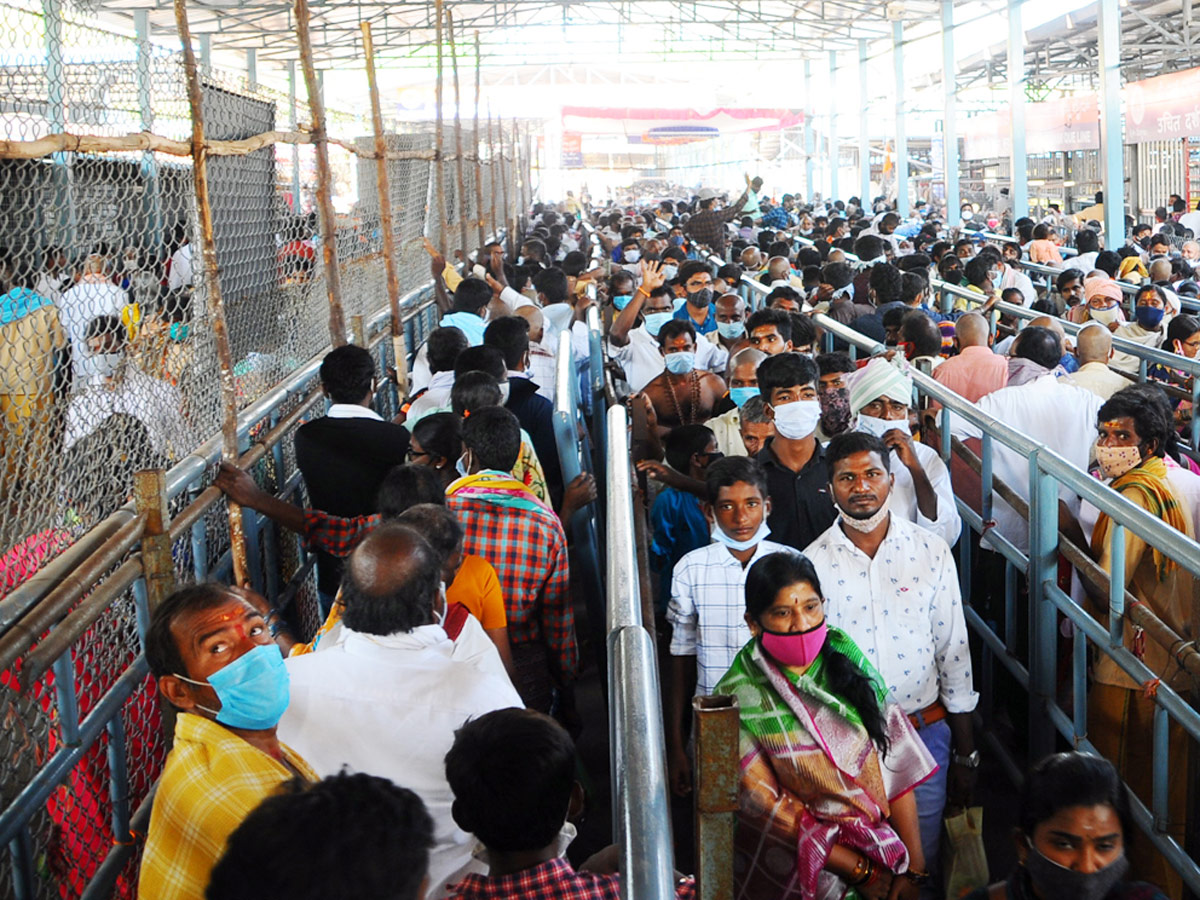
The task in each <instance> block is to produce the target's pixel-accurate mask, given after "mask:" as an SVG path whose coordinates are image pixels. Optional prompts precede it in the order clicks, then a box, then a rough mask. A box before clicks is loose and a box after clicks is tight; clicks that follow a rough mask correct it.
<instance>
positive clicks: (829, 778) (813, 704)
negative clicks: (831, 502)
mask: <svg viewBox="0 0 1200 900" xmlns="http://www.w3.org/2000/svg"><path fill="white" fill-rule="evenodd" d="M746 623H747V624H748V625H749V626H750V632H751V634H752V635H753V638H752V639H751V641H750V643H748V644H747V645H746V646H745V647H744V648H743V649H742V650H741V652H739V653H738V655H737V657H736V658H735V659H734V661H733V665H732V666H731V667H730V669H729V671H728V672H727V673H726V674H725V676H724V677H723V678H722V679H721V680H720V682H719V683H718V684H717V687H716V691H715V692H716V693H718V694H732V695H734V696H735V697H737V699H738V704H739V708H740V716H741V729H740V730H741V738H740V748H739V752H740V755H741V775H740V786H739V792H738V795H739V796H738V806H739V812H738V829H737V838H736V842H735V850H734V854H735V855H734V878H735V883H736V890H735V896H736V897H737V898H738V900H784V898H802V900H836V898H860V900H915V898H916V897H917V894H918V885H919V884H920V883H921V882H922V881H924V880H925V878H926V877H927V876H926V875H925V873H924V871H923V870H924V854H923V853H922V852H921V835H920V829H919V827H918V824H917V806H916V800H915V799H914V797H913V794H912V790H913V788H914V787H916V786H917V785H918V784H920V783H921V782H922V781H924V780H925V779H926V778H928V777H929V776H930V775H932V774H933V772H934V770H935V769H936V764H935V763H934V762H933V758H932V757H931V756H930V755H929V752H928V751H927V750H926V749H925V745H924V744H923V743H922V742H921V740H920V738H918V737H917V735H916V732H914V731H913V728H912V725H911V724H910V723H909V721H908V718H907V717H906V716H905V715H904V713H903V711H901V709H900V707H899V706H897V705H896V703H895V702H894V701H892V700H891V699H890V698H889V696H888V693H887V688H886V687H885V686H884V683H883V679H882V678H881V677H880V675H879V673H878V672H877V671H876V670H875V669H874V667H873V666H872V665H871V664H870V663H869V662H868V661H867V660H866V658H865V657H864V656H863V654H862V652H861V651H860V650H859V649H858V647H857V646H855V644H854V642H853V641H851V640H850V638H848V637H847V636H846V635H845V634H844V633H843V632H841V631H839V630H838V629H836V628H829V627H828V626H827V625H826V623H825V612H824V600H823V598H822V595H821V585H820V582H819V581H818V579H817V573H816V571H815V570H814V569H813V566H812V564H811V563H810V562H809V561H808V560H807V559H805V558H804V557H803V556H801V555H799V554H795V553H774V554H771V555H770V556H765V557H763V558H762V559H760V560H759V561H758V562H756V563H755V564H754V565H753V566H751V568H750V571H749V572H748V573H747V576H746Z"/></svg>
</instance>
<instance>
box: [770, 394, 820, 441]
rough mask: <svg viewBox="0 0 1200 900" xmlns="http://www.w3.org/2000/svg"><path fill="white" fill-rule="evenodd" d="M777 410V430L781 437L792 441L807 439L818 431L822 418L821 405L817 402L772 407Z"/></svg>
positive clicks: (801, 401)
mask: <svg viewBox="0 0 1200 900" xmlns="http://www.w3.org/2000/svg"><path fill="white" fill-rule="evenodd" d="M772 409H774V410H775V430H776V431H778V432H779V435H780V437H783V438H786V439H787V440H791V441H798V440H800V439H801V438H806V437H808V436H809V435H810V434H812V433H813V432H814V431H816V430H817V422H818V421H820V418H821V403H820V401H817V400H795V401H793V402H791V403H781V404H780V405H779V406H772Z"/></svg>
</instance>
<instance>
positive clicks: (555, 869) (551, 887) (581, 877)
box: [450, 859, 696, 900]
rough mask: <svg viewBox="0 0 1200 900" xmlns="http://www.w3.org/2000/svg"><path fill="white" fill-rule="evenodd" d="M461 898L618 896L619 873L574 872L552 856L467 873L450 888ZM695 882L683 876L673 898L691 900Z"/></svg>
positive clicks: (616, 899) (586, 899)
mask: <svg viewBox="0 0 1200 900" xmlns="http://www.w3.org/2000/svg"><path fill="white" fill-rule="evenodd" d="M450 896H451V897H458V898H461V900H620V897H621V876H620V875H596V874H593V873H591V872H576V871H575V870H574V869H573V868H571V864H570V863H569V862H567V861H566V860H565V859H552V860H550V861H549V862H544V863H542V864H541V865H540V866H534V867H533V868H531V869H522V870H521V871H520V872H515V873H513V874H512V875H499V876H496V877H495V878H492V877H489V876H486V875H468V876H467V877H466V878H465V879H464V880H463V881H461V882H460V883H458V884H456V885H454V886H453V887H452V888H451V889H450ZM695 896H696V882H695V880H694V879H691V878H685V879H684V880H683V881H681V882H680V883H679V885H678V886H677V887H676V888H675V898H676V900H694V898H695Z"/></svg>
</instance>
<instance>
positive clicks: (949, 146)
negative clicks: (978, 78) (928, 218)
mask: <svg viewBox="0 0 1200 900" xmlns="http://www.w3.org/2000/svg"><path fill="white" fill-rule="evenodd" d="M955 71H956V66H955V62H954V0H942V94H943V99H944V110H943V112H942V142H943V149H944V151H945V157H946V159H945V167H946V168H945V178H946V224H947V225H956V224H958V212H959V209H960V208H961V207H962V199H961V197H960V195H959V187H958V128H957V126H956V124H955V118H954V117H955V113H956V112H957V109H956V107H957V99H958V90H957V87H958V85H957V82H956V80H955Z"/></svg>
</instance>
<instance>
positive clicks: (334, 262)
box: [296, 0, 346, 347]
mask: <svg viewBox="0 0 1200 900" xmlns="http://www.w3.org/2000/svg"><path fill="white" fill-rule="evenodd" d="M296 41H297V43H298V44H299V47H300V66H301V68H302V69H303V70H304V82H305V85H306V87H307V88H308V108H309V111H310V112H311V113H312V126H311V133H312V136H313V149H314V150H316V158H317V213H318V215H319V216H320V219H321V254H322V258H323V259H324V262H325V290H326V293H327V294H328V296H329V336H330V340H331V341H332V343H333V346H335V347H340V346H342V345H343V344H344V343H346V315H345V313H344V312H343V311H342V273H341V270H340V269H339V268H338V254H337V216H336V215H335V214H334V211H333V186H332V185H333V175H332V173H331V172H330V169H329V139H328V135H327V134H326V132H325V99H324V98H323V97H322V96H321V84H320V82H319V81H318V79H317V69H316V66H315V65H313V55H312V38H311V37H310V35H309V33H308V0H296Z"/></svg>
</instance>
